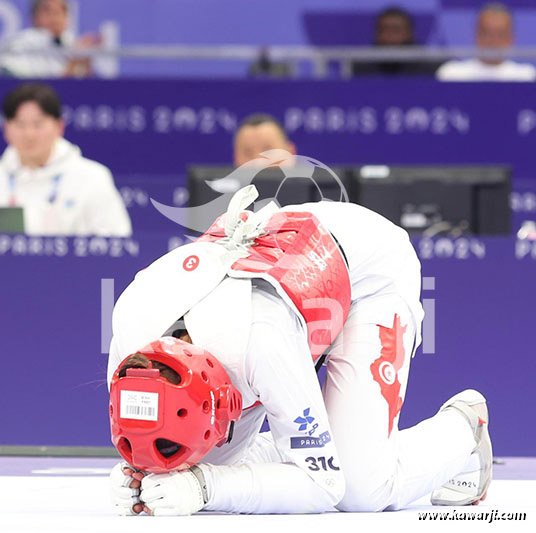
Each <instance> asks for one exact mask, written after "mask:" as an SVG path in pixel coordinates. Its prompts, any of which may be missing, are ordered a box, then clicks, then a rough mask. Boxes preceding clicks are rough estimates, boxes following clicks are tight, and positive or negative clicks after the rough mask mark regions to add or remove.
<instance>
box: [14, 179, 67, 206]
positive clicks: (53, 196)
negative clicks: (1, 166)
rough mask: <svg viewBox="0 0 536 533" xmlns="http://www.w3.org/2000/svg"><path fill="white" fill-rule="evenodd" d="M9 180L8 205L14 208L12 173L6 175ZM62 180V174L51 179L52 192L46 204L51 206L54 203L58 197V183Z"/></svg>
mask: <svg viewBox="0 0 536 533" xmlns="http://www.w3.org/2000/svg"><path fill="white" fill-rule="evenodd" d="M8 178H9V205H10V206H14V205H16V203H17V202H16V198H15V174H14V173H13V172H12V173H10V174H9V175H8ZM61 178H62V174H56V175H55V176H54V177H53V178H52V190H51V191H50V194H49V196H48V203H49V204H53V203H54V202H55V201H56V198H57V197H58V189H59V186H60V181H61Z"/></svg>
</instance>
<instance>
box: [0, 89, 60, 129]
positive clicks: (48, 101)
mask: <svg viewBox="0 0 536 533" xmlns="http://www.w3.org/2000/svg"><path fill="white" fill-rule="evenodd" d="M25 102H35V103H36V104H37V105H38V106H39V107H40V109H41V111H43V113H45V115H49V116H51V117H53V118H56V119H60V118H61V102H60V99H59V98H58V95H57V94H56V91H55V90H54V89H53V88H52V87H50V86H49V85H44V84H41V83H25V84H23V85H19V86H18V87H15V89H13V90H11V91H10V92H9V93H8V94H7V96H6V97H5V99H4V105H3V110H4V116H5V117H6V120H12V119H14V118H15V115H16V114H17V111H18V110H19V107H20V106H21V105H22V104H24V103H25Z"/></svg>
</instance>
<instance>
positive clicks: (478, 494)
mask: <svg viewBox="0 0 536 533" xmlns="http://www.w3.org/2000/svg"><path fill="white" fill-rule="evenodd" d="M447 409H456V410H458V411H459V412H460V413H461V414H462V415H463V416H464V417H465V418H466V419H467V421H468V422H469V425H470V426H471V429H472V430H473V434H474V437H475V442H476V446H475V448H474V450H473V453H472V454H471V457H470V459H469V462H468V464H467V466H466V467H465V469H464V471H463V472H461V473H459V474H458V475H457V476H455V477H453V478H452V479H449V481H448V482H447V483H445V484H444V485H443V486H442V487H440V488H439V489H437V490H435V491H434V492H432V498H431V501H432V504H433V505H478V503H480V502H481V501H482V500H484V499H485V498H486V495H487V490H488V487H489V484H490V483H491V478H492V469H493V452H492V449H491V440H490V437H489V432H488V422H489V415H488V409H487V406H486V399H485V398H484V396H482V394H480V393H479V392H478V391H476V390H472V389H467V390H464V391H463V392H460V393H459V394H456V396H453V397H452V398H451V399H450V400H448V401H447V402H445V403H444V404H443V406H442V407H441V409H440V410H439V412H441V411H445V410H447Z"/></svg>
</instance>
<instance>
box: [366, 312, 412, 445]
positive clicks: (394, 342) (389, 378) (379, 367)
mask: <svg viewBox="0 0 536 533" xmlns="http://www.w3.org/2000/svg"><path fill="white" fill-rule="evenodd" d="M378 327H379V328H380V341H381V345H382V350H381V355H380V357H378V359H376V361H374V363H372V364H371V365H370V371H371V372H372V377H373V378H374V381H376V383H378V384H379V385H380V389H381V393H382V396H383V397H384V398H385V401H386V402H387V405H388V406H389V430H388V435H391V431H392V430H393V421H394V419H395V418H396V416H397V415H398V413H400V409H402V404H403V403H404V400H402V398H401V397H400V381H398V371H399V370H400V369H401V368H402V365H403V364H404V359H405V356H406V353H405V350H404V333H405V332H406V329H407V327H408V326H407V325H406V326H402V324H401V323H400V317H399V316H398V315H395V319H394V322H393V327H392V328H386V327H385V326H380V325H379V324H378Z"/></svg>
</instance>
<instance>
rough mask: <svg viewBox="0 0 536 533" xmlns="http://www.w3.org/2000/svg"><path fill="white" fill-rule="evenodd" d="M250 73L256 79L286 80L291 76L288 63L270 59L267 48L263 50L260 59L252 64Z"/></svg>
mask: <svg viewBox="0 0 536 533" xmlns="http://www.w3.org/2000/svg"><path fill="white" fill-rule="evenodd" d="M248 73H249V75H250V76H252V77H255V78H286V77H288V76H290V75H291V68H290V65H288V63H284V62H281V61H273V60H271V59H270V57H269V54H268V49H267V48H262V49H261V52H260V54H259V59H257V61H255V62H254V63H252V64H251V65H250V67H249V70H248Z"/></svg>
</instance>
